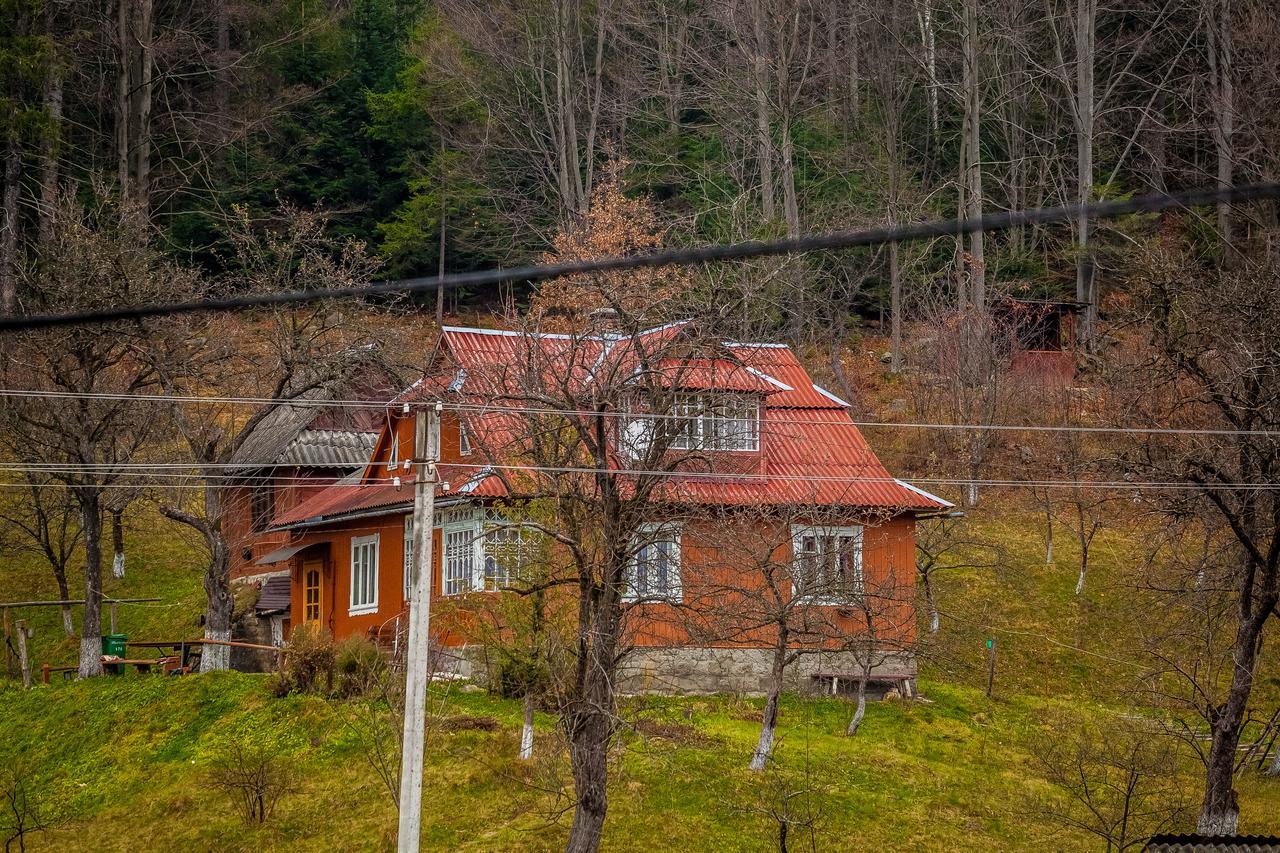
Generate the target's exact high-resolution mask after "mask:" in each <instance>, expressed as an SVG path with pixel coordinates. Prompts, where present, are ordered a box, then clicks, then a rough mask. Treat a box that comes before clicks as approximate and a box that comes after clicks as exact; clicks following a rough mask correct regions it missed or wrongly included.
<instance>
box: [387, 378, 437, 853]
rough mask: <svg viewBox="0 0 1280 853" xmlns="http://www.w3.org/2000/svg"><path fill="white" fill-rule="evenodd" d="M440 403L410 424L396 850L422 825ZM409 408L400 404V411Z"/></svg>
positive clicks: (403, 852)
mask: <svg viewBox="0 0 1280 853" xmlns="http://www.w3.org/2000/svg"><path fill="white" fill-rule="evenodd" d="M442 408H443V405H442V404H441V403H440V402H438V401H437V402H436V404H435V405H434V406H432V407H430V408H424V409H419V410H418V413H417V415H416V416H415V417H414V424H413V464H414V483H413V567H412V571H413V587H412V592H411V594H410V595H411V597H410V600H409V647H408V649H407V654H406V661H405V670H406V683H405V690H404V737H403V738H402V739H401V747H400V830H399V834H398V836H397V845H396V849H397V850H398V851H399V853H418V838H419V835H420V833H421V830H422V762H423V749H424V747H425V743H424V740H425V732H426V719H425V718H426V712H427V683H428V682H429V681H430V680H431V670H430V661H429V660H428V658H429V657H430V654H431V575H432V572H431V565H432V559H431V558H432V553H431V551H432V532H433V530H434V529H435V501H436V459H437V458H438V456H439V453H440V448H439V447H437V438H438V436H439V435H440V432H439V429H438V424H439V422H440V410H441V409H442ZM408 410H409V407H408V404H406V405H405V412H406V413H407V412H408Z"/></svg>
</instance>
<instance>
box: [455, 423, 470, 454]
mask: <svg viewBox="0 0 1280 853" xmlns="http://www.w3.org/2000/svg"><path fill="white" fill-rule="evenodd" d="M458 455H459V456H470V455H471V436H469V435H467V425H466V424H464V423H463V422H462V421H458Z"/></svg>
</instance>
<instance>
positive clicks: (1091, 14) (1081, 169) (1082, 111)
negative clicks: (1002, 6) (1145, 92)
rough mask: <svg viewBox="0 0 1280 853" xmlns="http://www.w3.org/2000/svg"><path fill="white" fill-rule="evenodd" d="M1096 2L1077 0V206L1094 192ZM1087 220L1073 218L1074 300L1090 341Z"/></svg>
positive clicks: (1092, 317)
mask: <svg viewBox="0 0 1280 853" xmlns="http://www.w3.org/2000/svg"><path fill="white" fill-rule="evenodd" d="M1097 14H1098V7H1097V0H1076V34H1075V38H1076V108H1075V113H1076V114H1075V125H1076V203H1078V204H1088V203H1089V198H1090V196H1091V194H1092V192H1093V124H1094V97H1093V63H1094V43H1095V29H1096V27H1095V22H1096V19H1097ZM1089 237H1090V229H1089V217H1088V216H1086V215H1084V214H1083V213H1081V214H1080V215H1079V216H1077V217H1076V252H1077V255H1076V301H1077V302H1081V303H1084V305H1085V315H1084V322H1083V323H1082V324H1081V325H1082V328H1081V332H1082V335H1081V337H1083V338H1084V339H1085V342H1086V343H1088V342H1089V341H1091V340H1092V337H1093V332H1094V328H1093V327H1094V324H1095V322H1096V320H1097V314H1098V309H1097V298H1096V296H1097V295H1096V294H1095V293H1094V270H1093V247H1092V246H1091V245H1090V242H1089Z"/></svg>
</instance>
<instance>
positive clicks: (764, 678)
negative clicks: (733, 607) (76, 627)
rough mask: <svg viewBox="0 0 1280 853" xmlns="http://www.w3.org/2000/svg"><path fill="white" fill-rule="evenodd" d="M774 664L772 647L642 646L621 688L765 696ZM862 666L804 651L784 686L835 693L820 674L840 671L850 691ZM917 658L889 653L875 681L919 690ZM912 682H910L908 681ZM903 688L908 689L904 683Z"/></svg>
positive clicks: (851, 658)
mask: <svg viewBox="0 0 1280 853" xmlns="http://www.w3.org/2000/svg"><path fill="white" fill-rule="evenodd" d="M772 664H773V651H772V650H771V649H741V648H696V647H681V648H641V649H635V650H634V651H633V652H632V653H631V654H630V655H629V656H628V657H627V659H626V660H625V661H624V662H623V664H622V668H621V670H620V672H619V684H618V689H619V691H620V692H622V693H663V694H670V693H693V694H699V693H735V694H740V695H744V696H761V695H763V694H764V693H765V692H766V691H767V690H768V687H769V670H770V669H771V667H772ZM861 671H862V665H861V664H860V663H859V662H858V659H857V657H856V656H855V655H854V654H853V653H852V652H824V653H820V654H813V655H804V656H803V657H801V658H800V659H799V660H797V661H795V662H794V663H792V664H791V665H790V666H788V667H787V673H786V681H785V684H784V686H783V689H784V690H787V691H789V692H794V693H829V692H831V680H830V679H829V678H825V679H821V680H819V679H816V678H814V676H816V675H818V674H825V675H828V676H829V675H832V674H836V675H838V676H839V677H840V678H839V686H840V692H841V693H842V694H844V693H847V692H848V689H849V687H850V685H851V684H854V683H856V676H857V674H858V673H860V672H861ZM915 677H916V662H915V658H914V657H913V656H911V655H910V654H908V653H898V654H893V655H889V656H888V657H887V659H886V660H885V661H884V662H883V663H881V664H880V665H878V666H876V667H874V668H873V669H872V670H871V680H872V681H876V680H877V679H880V680H882V684H881V685H880V686H881V689H880V690H877V691H875V692H876V693H883V686H884V685H883V682H891V683H893V684H894V685H897V684H899V683H900V682H901V681H903V680H907V679H909V680H910V682H911V684H910V685H909V686H908V687H907V690H906V691H905V692H914V681H915ZM904 686H906V685H904ZM899 689H900V690H902V689H903V687H899Z"/></svg>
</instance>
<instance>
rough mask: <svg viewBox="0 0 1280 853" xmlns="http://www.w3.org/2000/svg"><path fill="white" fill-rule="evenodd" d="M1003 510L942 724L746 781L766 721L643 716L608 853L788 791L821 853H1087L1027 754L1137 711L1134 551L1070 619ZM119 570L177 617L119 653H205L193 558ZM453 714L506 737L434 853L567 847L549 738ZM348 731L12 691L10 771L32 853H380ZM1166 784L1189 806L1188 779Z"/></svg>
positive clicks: (176, 556)
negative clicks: (254, 765) (260, 789)
mask: <svg viewBox="0 0 1280 853" xmlns="http://www.w3.org/2000/svg"><path fill="white" fill-rule="evenodd" d="M987 499H988V500H990V496H988V498H987ZM993 503H994V502H993ZM1002 509H1003V511H1002V512H1000V513H994V512H990V511H984V512H980V513H976V514H974V515H973V517H972V519H971V523H972V524H974V525H975V527H977V528H978V529H979V530H980V531H981V533H982V534H983V535H984V536H986V537H988V538H992V539H996V540H998V541H1001V542H1003V543H1004V544H1005V546H1006V547H1007V549H1008V559H1007V561H1006V564H1005V565H1004V566H1002V567H1001V569H1000V570H998V571H965V572H959V571H957V572H953V573H950V574H943V575H942V576H940V578H939V583H938V594H939V601H940V604H941V606H942V609H943V612H944V619H943V627H942V631H941V633H940V635H939V636H938V637H936V638H930V639H929V640H928V642H927V643H926V644H925V646H924V649H923V652H924V657H923V664H922V669H923V676H924V677H923V682H922V687H923V690H924V693H925V695H926V697H927V698H928V700H930V701H928V702H922V703H897V702H889V703H875V704H872V705H871V706H870V708H869V711H868V717H867V720H866V722H865V724H864V726H863V730H862V732H861V733H860V734H859V735H858V736H857V737H856V738H848V737H845V736H844V734H843V732H844V727H845V725H846V723H847V720H848V717H849V715H850V713H851V707H850V705H849V704H848V703H847V702H845V701H842V700H835V699H800V698H797V697H786V698H785V699H784V703H783V707H782V716H781V725H780V730H779V733H780V738H781V739H780V743H779V747H778V751H777V757H778V761H777V767H776V768H775V769H774V770H772V771H770V772H769V773H766V774H755V773H751V772H749V771H748V770H746V761H747V759H748V757H749V755H750V753H751V749H752V747H753V745H754V742H755V738H756V736H757V734H758V726H759V724H758V722H756V721H755V719H753V715H754V716H755V717H756V718H758V713H759V709H760V704H761V703H760V702H759V701H757V700H743V699H736V698H732V697H708V698H679V697H671V698H656V697H649V698H645V699H635V700H629V701H628V702H627V704H626V706H625V708H624V716H625V718H626V719H628V720H631V721H636V720H641V721H648V723H649V724H652V723H653V722H654V721H657V722H661V723H664V724H666V725H667V726H668V728H669V730H670V731H671V732H674V733H675V735H676V737H675V738H674V739H669V738H665V737H659V736H653V735H644V734H637V733H635V732H630V733H628V734H626V735H625V736H624V737H623V738H622V739H621V740H620V746H619V750H618V756H617V760H616V762H615V766H614V768H613V775H612V777H611V785H610V810H609V818H608V822H607V824H606V835H605V847H606V849H671V848H674V849H690V850H765V849H771V848H772V847H773V844H774V833H775V831H776V830H775V825H774V824H773V823H772V822H771V820H770V819H769V818H768V817H767V816H765V814H764V812H765V811H767V809H768V807H770V806H773V805H776V803H777V801H778V793H779V791H780V790H781V789H782V788H790V789H801V788H803V789H807V790H810V791H811V793H810V794H809V795H808V796H807V798H806V797H802V798H800V799H801V800H802V801H803V800H806V799H807V800H808V801H809V802H810V804H811V805H812V806H813V807H814V808H816V809H817V811H818V812H819V813H820V814H821V816H822V817H821V819H820V821H819V824H818V827H817V830H816V831H817V846H818V848H819V849H831V848H835V849H839V848H844V847H847V846H849V843H850V842H849V840H850V839H856V840H857V843H858V846H860V847H864V848H870V849H878V848H885V849H903V848H905V849H922V850H953V849H1012V850H1022V849H1025V850H1031V849H1045V848H1049V849H1072V850H1074V849H1082V850H1087V849H1097V848H1098V847H1099V844H1098V843H1097V842H1096V841H1094V840H1092V839H1090V838H1088V837H1086V836H1083V835H1081V834H1078V833H1076V832H1071V831H1066V830H1063V829H1061V828H1060V827H1058V826H1056V825H1054V824H1052V823H1050V822H1048V821H1047V820H1046V819H1045V818H1044V817H1043V816H1042V815H1041V813H1040V810H1039V809H1037V808H1036V807H1035V803H1036V802H1037V801H1038V800H1041V799H1043V798H1045V797H1050V798H1052V797H1056V796H1059V795H1058V794H1056V793H1055V792H1054V791H1053V790H1052V789H1051V788H1050V786H1049V785H1048V784H1047V782H1046V781H1045V780H1044V778H1043V775H1042V773H1041V771H1040V769H1039V765H1038V764H1037V763H1036V761H1035V760H1034V754H1035V752H1036V750H1037V749H1038V747H1040V746H1041V745H1043V744H1044V743H1046V742H1049V741H1052V740H1058V741H1062V740H1066V739H1070V738H1071V737H1072V736H1073V729H1074V728H1075V727H1077V726H1078V725H1083V724H1093V725H1098V724H1105V723H1106V722H1107V721H1108V720H1110V719H1112V718H1113V717H1114V716H1115V715H1117V714H1120V713H1124V712H1126V711H1127V710H1128V707H1127V704H1126V701H1125V700H1126V688H1127V686H1128V685H1130V684H1131V683H1132V681H1133V676H1134V673H1135V671H1136V670H1135V668H1134V661H1133V657H1134V654H1133V652H1132V651H1127V650H1131V649H1133V648H1134V639H1135V636H1136V635H1135V629H1134V627H1133V626H1134V621H1133V617H1134V614H1133V613H1132V612H1131V610H1132V608H1133V606H1134V604H1133V598H1132V596H1131V595H1129V594H1128V590H1129V589H1130V588H1131V584H1132V576H1131V571H1132V567H1133V565H1134V564H1135V562H1136V560H1137V559H1138V557H1139V556H1140V555H1141V552H1142V541H1141V535H1142V534H1141V531H1139V530H1133V529H1131V530H1124V531H1110V530H1109V531H1104V533H1103V534H1101V535H1100V536H1099V539H1098V543H1097V545H1096V546H1095V552H1094V555H1095V567H1094V569H1093V571H1092V573H1091V576H1090V579H1089V584H1088V586H1087V588H1086V593H1085V595H1084V596H1082V597H1081V598H1080V599H1077V598H1076V597H1075V595H1074V584H1075V577H1076V573H1075V572H1076V570H1075V560H1076V558H1077V555H1076V554H1075V552H1074V549H1073V545H1072V543H1071V542H1070V541H1069V540H1068V538H1067V537H1066V536H1065V535H1063V534H1062V531H1059V541H1058V543H1057V561H1056V562H1055V563H1054V564H1052V565H1046V564H1045V562H1044V558H1043V543H1042V539H1041V537H1042V530H1041V527H1040V522H1039V519H1038V518H1037V516H1036V515H1035V514H1034V513H1029V512H1022V511H1019V510H1017V509H1016V508H1010V507H1008V506H1005V507H1003V508H1002ZM129 551H130V566H129V574H128V577H127V578H126V579H125V580H124V581H123V582H122V583H120V584H118V585H117V584H115V583H114V582H113V585H112V587H111V588H110V589H111V593H112V594H117V595H121V596H148V595H156V596H160V597H163V598H165V602H164V603H163V606H161V607H156V608H129V609H125V608H122V609H121V622H122V626H121V627H122V628H123V630H124V631H125V632H126V633H129V634H131V635H133V636H135V637H148V638H154V637H159V636H165V637H169V636H177V635H178V634H182V633H187V632H190V631H194V630H196V629H195V626H194V620H195V616H196V614H198V612H199V609H200V603H201V593H200V588H199V569H200V566H201V561H200V557H199V553H198V550H197V549H195V548H193V547H191V546H190V545H189V544H188V543H187V542H184V541H182V540H179V539H177V538H175V537H174V536H173V534H172V528H170V527H161V526H159V524H158V523H148V522H146V520H145V518H143V519H139V520H137V521H135V524H134V525H133V532H132V534H131V536H130V542H129ZM39 569H40V567H39V566H37V565H36V564H34V563H27V562H23V563H21V564H18V563H15V562H9V563H6V564H5V566H4V570H3V571H0V582H2V583H4V584H6V587H5V589H6V590H7V591H9V592H10V593H12V591H13V589H14V588H15V587H17V586H20V585H21V584H22V583H24V582H26V581H27V580H31V581H32V588H30V589H28V590H27V591H25V592H24V593H23V594H47V589H42V588H41V587H40V586H39V584H40V583H41V581H40V579H39V578H38V577H35V575H37V574H38V573H39ZM43 571H45V572H46V573H47V569H46V570H43ZM35 624H36V626H37V630H38V632H39V633H38V641H37V645H36V648H37V651H36V656H37V660H39V659H40V658H39V656H41V655H46V656H49V657H51V658H56V657H57V656H58V655H63V656H65V657H66V658H68V659H70V658H74V646H72V645H71V644H69V643H66V642H65V641H63V640H61V639H60V638H59V635H60V630H59V627H58V621H57V614H56V612H55V611H48V612H47V614H44V615H41V616H40V617H39V618H38V620H37V621H36V622H35ZM989 636H994V637H996V638H997V641H998V651H999V657H998V668H997V678H996V691H995V696H994V698H993V699H988V698H987V697H986V696H985V695H984V692H983V687H984V684H985V676H986V649H985V639H986V638H987V637H989ZM1278 694H1280V691H1278V690H1277V679H1276V677H1275V663H1274V662H1268V663H1267V664H1266V668H1264V671H1263V673H1262V678H1261V680H1260V687H1259V690H1258V693H1257V696H1256V697H1255V705H1256V706H1257V707H1258V708H1259V710H1260V711H1261V710H1264V709H1267V708H1273V707H1274V704H1275V700H1276V698H1277V695H1278ZM447 705H448V709H447V713H448V714H450V715H455V716H458V715H461V716H485V717H493V718H494V719H496V720H497V721H498V723H499V725H498V727H497V729H496V730H494V731H483V730H460V731H446V730H443V729H441V728H440V727H436V728H434V729H433V730H432V733H431V734H430V736H429V743H428V755H427V768H426V782H425V786H426V787H425V792H424V803H425V808H424V821H425V824H424V829H423V843H424V847H425V848H427V849H433V850H434V849H459V850H494V849H503V850H555V849H558V848H559V847H561V846H562V844H563V840H564V837H565V835H566V833H567V825H568V814H567V813H566V812H565V811H564V809H565V806H566V801H565V800H564V798H563V792H564V790H565V786H567V785H568V775H567V767H566V766H565V762H564V757H563V751H562V750H561V749H560V747H559V740H558V738H557V736H556V733H555V730H554V726H553V724H552V723H553V721H552V720H551V719H550V718H549V717H546V718H540V719H539V732H538V748H537V752H538V758H537V759H536V760H535V761H534V762H532V763H531V764H530V765H527V766H526V765H524V764H522V763H521V762H518V761H516V760H515V758H514V756H515V754H516V749H517V738H518V728H519V717H520V709H519V707H518V704H517V703H515V702H511V701H506V700H502V699H499V698H495V697H491V696H489V695H488V694H485V693H464V692H459V691H454V692H453V693H452V694H451V695H450V696H449V697H448V702H447ZM356 707H359V706H358V705H357V706H352V705H349V704H342V703H333V702H328V701H325V700H322V699H319V698H316V697H310V696H291V697H288V698H285V699H277V698H273V697H272V696H271V695H270V694H269V691H268V689H267V684H266V678H265V677H263V676H252V675H243V674H237V673H220V674H215V675H212V676H193V677H187V678H181V679H172V678H170V679H165V678H159V677H143V676H138V675H135V674H132V673H130V674H128V675H126V676H123V677H120V678H104V679H97V680H94V681H92V682H88V683H72V682H61V681H57V682H55V683H54V684H53V685H51V686H50V687H41V688H37V689H35V690H32V691H30V692H26V693H24V692H22V691H20V690H17V689H15V688H14V687H12V686H9V687H0V708H3V714H0V767H18V768H20V769H22V770H23V771H24V772H25V773H27V774H28V775H29V776H30V778H31V779H32V782H33V784H34V786H35V789H36V790H37V791H38V793H39V798H40V800H41V801H42V803H43V804H44V807H45V808H46V809H47V810H48V811H49V812H50V814H52V815H55V816H56V821H55V824H54V826H53V827H52V828H51V829H49V830H48V831H47V832H45V833H42V834H40V835H38V836H35V837H34V839H33V840H32V843H31V849H48V850H133V849H138V847H139V845H140V844H144V845H145V846H146V847H147V848H148V849H157V850H179V849H180V850H214V849H216V850H259V849H280V850H283V849H289V850H297V849H301V850H308V849H315V850H327V849H334V848H341V849H344V850H383V849H388V848H389V847H390V846H392V842H393V839H394V833H395V825H396V815H395V810H394V808H393V806H392V803H391V799H390V797H389V796H388V794H387V792H386V790H385V788H384V787H383V785H382V782H381V781H380V780H379V779H378V777H377V775H376V774H375V772H374V771H373V770H372V768H371V767H370V765H369V763H368V761H367V760H366V755H365V750H364V749H363V748H362V746H361V743H360V740H359V738H358V737H357V736H356V735H355V733H354V731H353V729H352V728H351V727H350V726H349V725H348V724H347V723H346V722H344V720H349V719H350V717H351V715H352V713H353V710H352V709H353V708H356ZM1264 716H1267V715H1266V714H1264ZM639 729H640V731H651V730H652V727H651V725H646V724H644V723H642V724H641V725H640V726H639ZM233 743H254V744H266V745H268V747H269V749H270V750H271V751H272V752H274V753H276V754H278V755H280V756H282V759H283V760H284V761H286V762H287V764H288V765H289V766H290V767H292V768H293V769H294V770H295V771H296V779H295V781H294V783H293V785H292V786H291V789H290V792H289V794H288V795H286V796H285V797H284V798H283V799H282V801H281V802H280V805H279V807H278V809H277V812H276V814H275V816H274V817H273V819H272V820H271V821H270V822H269V823H268V824H267V825H266V826H265V827H253V828H250V827H246V826H244V825H243V824H242V823H241V821H240V820H239V818H238V817H237V816H236V814H235V812H234V810H233V809H232V806H231V802H230V800H229V798H228V796H227V795H226V794H225V793H223V792H221V791H219V790H217V789H216V788H215V787H213V786H212V785H211V778H210V777H211V762H212V761H213V760H214V758H215V757H216V756H218V755H219V754H222V753H224V752H225V751H226V748H227V746H228V745H229V744H233ZM1177 779H1178V782H1179V784H1181V785H1182V786H1183V787H1184V788H1185V790H1186V791H1187V792H1188V794H1189V795H1190V796H1191V797H1193V798H1194V797H1196V796H1198V790H1199V787H1198V786H1199V780H1198V775H1197V768H1196V766H1195V765H1194V764H1193V763H1191V762H1186V763H1185V764H1184V765H1183V767H1182V769H1181V771H1180V773H1179V775H1178V776H1177ZM1238 787H1239V790H1240V802H1241V809H1242V817H1241V827H1242V830H1243V831H1246V832H1250V833H1278V832H1280V780H1274V779H1266V778H1264V777H1261V776H1258V775H1256V774H1252V773H1249V774H1245V775H1243V776H1242V777H1241V779H1240V781H1239V782H1238ZM1181 828H1183V829H1187V828H1189V827H1188V826H1185V825H1184V826H1183V827H1181Z"/></svg>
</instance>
